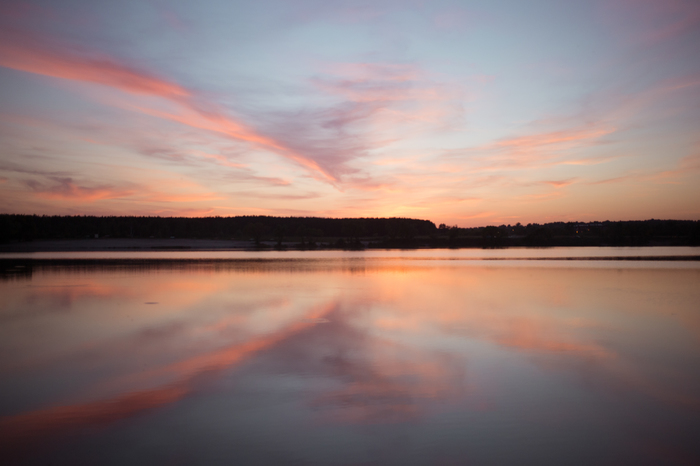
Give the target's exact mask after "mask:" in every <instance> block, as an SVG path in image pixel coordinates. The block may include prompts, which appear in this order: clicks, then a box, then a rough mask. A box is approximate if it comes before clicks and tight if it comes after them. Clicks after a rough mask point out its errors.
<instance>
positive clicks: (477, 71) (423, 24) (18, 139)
mask: <svg viewBox="0 0 700 466" xmlns="http://www.w3.org/2000/svg"><path fill="white" fill-rule="evenodd" d="M0 213H21V214H39V215H44V214H45V215H159V216H189V217H199V216H215V215H218V216H235V215H278V216H322V217H411V218H421V219H428V220H432V221H433V222H435V223H446V224H448V225H458V226H461V227H469V226H478V225H489V224H495V225H500V224H516V223H518V222H520V223H523V224H527V223H544V222H554V221H601V220H643V219H648V218H662V219H668V218H673V219H695V220H697V219H700V2H698V1H697V0H585V1H584V0H576V1H568V2H567V1H561V0H553V1H548V0H532V1H527V2H523V1H520V0H490V1H441V0H433V1H429V2H428V1H412V0H404V1H398V0H372V1H330V2H329V1H327V0H318V1H316V0H294V1H290V0H286V1H282V0H274V1H268V0H265V1H255V2H253V1H245V2H241V1H231V0H226V1H223V0H221V1H219V0H216V1H215V0H202V1H198V2H186V1H168V0H142V1H120V2H94V1H85V0H75V1H67V0H52V1H12V0H10V1H4V0H3V1H1V2H0Z"/></svg>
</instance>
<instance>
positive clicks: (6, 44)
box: [0, 31, 190, 99]
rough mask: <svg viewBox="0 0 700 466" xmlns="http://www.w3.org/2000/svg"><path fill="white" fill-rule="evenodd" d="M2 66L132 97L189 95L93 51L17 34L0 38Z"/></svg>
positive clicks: (168, 83)
mask: <svg viewBox="0 0 700 466" xmlns="http://www.w3.org/2000/svg"><path fill="white" fill-rule="evenodd" d="M0 66H4V67H6V68H12V69H15V70H20V71H26V72H29V73H34V74H40V75H43V76H51V77H55V78H63V79H71V80H76V81H85V82H92V83H96V84H102V85H106V86H110V87H114V88H117V89H120V90H122V91H126V92H129V93H132V94H144V95H154V96H158V97H164V98H170V99H176V98H181V97H188V96H190V92H189V91H187V90H186V89H184V88H183V87H182V86H179V85H177V84H175V83H172V82H168V81H166V80H164V79H160V78H157V77H155V76H152V75H149V74H147V73H144V72H142V71H139V70H136V69H134V68H131V67H128V66H126V65H124V64H122V63H119V62H117V61H116V60H114V59H112V58H110V57H108V56H106V55H101V54H97V53H94V52H88V51H86V50H77V49H75V48H74V49H73V50H71V51H69V50H68V47H66V46H63V47H57V46H56V45H54V46H53V47H48V46H47V45H46V42H45V41H40V40H38V39H37V38H36V37H35V36H33V35H29V34H24V33H20V32H17V31H12V32H11V31H5V32H3V33H2V35H1V36H0Z"/></svg>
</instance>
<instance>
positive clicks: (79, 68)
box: [0, 31, 337, 183]
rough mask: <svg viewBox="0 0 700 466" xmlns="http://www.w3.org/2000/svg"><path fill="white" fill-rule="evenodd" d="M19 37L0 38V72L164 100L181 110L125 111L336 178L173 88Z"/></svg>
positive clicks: (115, 64)
mask: <svg viewBox="0 0 700 466" xmlns="http://www.w3.org/2000/svg"><path fill="white" fill-rule="evenodd" d="M48 42H49V41H48V40H47V39H45V38H39V37H36V36H34V35H30V34H26V33H21V32H18V31H6V32H3V33H2V36H0V66H4V67H6V68H12V69H16V70H20V71H25V72H29V73H34V74H39V75H43V76H50V77H55V78H62V79H69V80H74V81H82V82H90V83H95V84H101V85H105V86H109V87H112V88H115V89H119V90H121V91H124V92H127V93H130V94H137V95H147V96H154V97H159V98H163V99H166V100H168V101H170V102H172V103H174V104H176V106H177V107H178V108H179V109H180V112H179V113H169V112H164V111H161V110H156V109H153V108H146V107H139V106H129V105H128V104H125V105H124V106H125V107H129V108H131V109H135V110H139V111H141V112H143V113H146V114H148V115H152V116H156V117H159V118H164V119H168V120H172V121H176V122H178V123H181V124H183V125H187V126H191V127H194V128H198V129H204V130H208V131H213V132H216V133H219V134H223V135H225V136H227V137H230V138H232V139H235V140H240V141H245V142H248V143H250V144H253V145H254V146H258V147H261V148H265V149H268V150H272V151H273V152H275V153H277V154H279V155H282V156H283V157H286V158H288V159H290V160H292V161H294V162H296V163H297V164H299V165H301V166H303V167H305V168H307V169H308V170H309V171H310V172H311V173H312V174H314V175H315V176H316V177H318V178H319V179H322V180H325V181H328V182H331V183H335V182H336V181H337V178H336V177H335V176H334V175H332V174H331V172H330V171H329V170H328V169H326V168H325V167H323V166H322V165H321V164H319V163H318V162H316V161H315V160H313V159H312V158H310V157H308V156H306V155H305V154H304V153H303V152H299V151H295V150H293V149H292V148H291V147H289V146H288V145H285V144H283V143H281V142H279V141H277V140H274V139H272V138H270V137H268V136H265V135H263V134H261V133H259V132H257V131H256V130H254V129H253V128H250V127H248V126H247V125H245V124H243V123H241V122H239V121H236V120H234V119H232V118H230V117H228V116H226V115H225V114H224V113H223V112H222V111H221V110H219V109H217V108H216V106H215V105H213V104H211V103H207V102H204V101H202V100H201V99H199V100H198V99H197V97H196V96H195V95H194V94H193V93H192V92H191V91H190V90H188V89H186V88H184V87H183V86H180V85H179V84H177V83H174V82H171V81H168V80H166V79H163V78H159V77H156V76H155V75H152V74H149V73H146V72H143V71H141V70H139V69H136V68H134V67H130V66H127V65H125V64H123V63H121V62H119V61H117V60H115V59H114V58H111V57H108V56H106V55H104V54H98V53H96V52H93V51H88V50H86V49H84V48H76V47H70V46H68V45H66V44H59V43H57V42H55V41H53V44H52V45H51V46H49V45H47V44H48Z"/></svg>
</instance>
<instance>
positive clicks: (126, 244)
mask: <svg viewBox="0 0 700 466" xmlns="http://www.w3.org/2000/svg"><path fill="white" fill-rule="evenodd" d="M355 246H356V247H346V248H342V247H336V246H335V245H334V244H333V243H323V242H320V244H319V245H317V246H316V247H311V248H309V247H308V246H307V247H304V246H302V245H300V244H299V243H297V242H283V243H282V245H281V247H280V246H279V245H278V244H277V243H275V242H271V241H264V242H261V244H260V245H259V246H256V245H255V243H254V242H253V241H237V240H215V239H188V238H181V239H178V238H168V239H163V238H96V239H92V238H91V239H56V240H34V241H22V242H13V243H4V244H0V257H1V255H2V253H33V252H119V251H125V252H139V251H141V252H157V251H273V250H286V251H333V250H335V251H338V250H341V251H342V250H363V249H368V250H376V249H396V250H400V249H408V250H414V249H494V248H484V247H478V246H472V247H465V246H461V247H451V248H446V247H445V246H444V245H440V246H432V245H430V244H422V242H421V241H416V242H415V244H413V245H410V246H402V245H398V246H395V247H381V246H378V245H377V243H371V242H370V241H364V242H361V243H359V244H357V245H355ZM543 247H545V248H551V247H572V246H554V245H553V246H502V247H497V248H495V249H510V248H527V249H541V248H543ZM573 247H580V248H582V249H587V248H595V247H600V245H590V246H573ZM615 247H639V246H635V245H615ZM642 247H655V246H642ZM661 247H687V246H684V245H680V246H668V245H663V246H661ZM684 257H685V256H684ZM624 260H631V259H629V258H628V257H625V259H624ZM682 260H687V259H682Z"/></svg>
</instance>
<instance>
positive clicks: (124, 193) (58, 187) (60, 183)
mask: <svg viewBox="0 0 700 466" xmlns="http://www.w3.org/2000/svg"><path fill="white" fill-rule="evenodd" d="M49 180H50V181H51V183H50V184H42V183H40V182H38V181H36V180H27V181H26V182H25V183H26V185H27V186H28V187H30V188H31V189H32V190H33V191H34V193H36V195H37V196H39V197H43V198H45V199H69V200H75V201H81V202H94V201H97V200H103V199H118V198H123V197H128V196H131V195H133V194H134V192H135V191H134V190H130V189H120V188H115V187H113V186H109V185H98V186H81V185H79V184H77V183H75V182H74V181H73V179H72V178H59V177H56V176H51V177H49Z"/></svg>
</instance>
